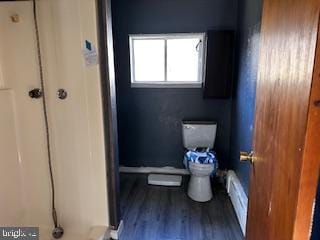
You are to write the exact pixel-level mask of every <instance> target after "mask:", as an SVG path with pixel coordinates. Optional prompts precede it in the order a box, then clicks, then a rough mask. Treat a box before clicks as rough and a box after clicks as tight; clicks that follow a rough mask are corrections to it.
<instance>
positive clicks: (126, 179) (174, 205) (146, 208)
mask: <svg viewBox="0 0 320 240" xmlns="http://www.w3.org/2000/svg"><path fill="white" fill-rule="evenodd" d="M187 182H188V179H187V177H185V178H184V180H183V185H182V187H159V186H150V185H148V184H147V175H142V174H139V175H138V174H121V176H120V185H121V192H120V199H121V211H122V219H123V220H124V230H123V233H122V238H121V239H120V240H209V239H210V240H229V239H230V240H242V239H244V238H243V236H242V232H241V229H240V226H239V224H238V222H237V219H236V216H235V213H234V210H233V207H232V205H231V202H230V200H229V198H228V195H227V193H226V191H225V190H224V188H223V187H222V186H221V185H219V184H214V187H213V191H214V193H213V195H214V197H213V199H212V200H211V201H210V202H207V203H198V202H195V201H193V200H191V199H190V198H189V197H188V196H187V194H186V189H187Z"/></svg>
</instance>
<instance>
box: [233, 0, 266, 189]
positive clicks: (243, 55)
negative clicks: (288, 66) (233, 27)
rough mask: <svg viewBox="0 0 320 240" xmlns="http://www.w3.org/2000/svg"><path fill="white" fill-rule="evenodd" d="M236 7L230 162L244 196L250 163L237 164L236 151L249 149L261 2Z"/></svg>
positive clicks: (247, 0) (244, 2) (245, 1)
mask: <svg viewBox="0 0 320 240" xmlns="http://www.w3.org/2000/svg"><path fill="white" fill-rule="evenodd" d="M238 6H239V7H238V31H237V45H238V46H237V54H236V59H237V64H236V66H237V70H236V79H235V82H234V96H233V103H232V123H231V124H232V125H231V126H232V127H231V157H230V160H231V166H232V168H233V169H234V170H235V171H236V173H237V175H238V177H239V178H240V181H241V183H242V185H243V187H244V188H245V191H246V192H247V193H248V185H249V176H250V164H249V163H240V161H239V152H240V151H251V150H252V134H253V124H254V111H255V94H256V93H255V91H256V81H257V69H258V58H259V35H260V21H261V13H262V0H240V1H239V3H238Z"/></svg>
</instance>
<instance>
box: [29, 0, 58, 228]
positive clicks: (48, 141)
mask: <svg viewBox="0 0 320 240" xmlns="http://www.w3.org/2000/svg"><path fill="white" fill-rule="evenodd" d="M33 19H34V26H35V31H36V40H37V55H38V56H37V57H38V62H39V75H40V82H41V89H42V104H43V115H44V121H45V128H46V139H47V153H48V164H49V172H50V182H51V207H52V220H53V223H54V227H55V228H57V227H58V217H57V211H56V208H55V188H54V178H53V173H52V161H51V147H50V135H49V122H48V113H47V104H46V94H45V91H44V77H43V67H42V59H41V46H40V35H39V26H38V16H37V4H36V0H33Z"/></svg>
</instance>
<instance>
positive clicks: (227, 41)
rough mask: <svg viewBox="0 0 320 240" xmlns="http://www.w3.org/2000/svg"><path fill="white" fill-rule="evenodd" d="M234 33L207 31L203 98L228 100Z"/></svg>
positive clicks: (231, 75) (229, 95)
mask: <svg viewBox="0 0 320 240" xmlns="http://www.w3.org/2000/svg"><path fill="white" fill-rule="evenodd" d="M234 35H235V33H234V31H229V30H225V31H208V32H207V56H206V69H205V80H204V83H203V96H204V98H229V97H231V92H232V79H233V64H234V45H235V39H234V38H235V36H234Z"/></svg>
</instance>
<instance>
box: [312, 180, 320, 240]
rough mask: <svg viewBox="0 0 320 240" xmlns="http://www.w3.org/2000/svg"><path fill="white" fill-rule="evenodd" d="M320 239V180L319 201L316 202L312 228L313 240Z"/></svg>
mask: <svg viewBox="0 0 320 240" xmlns="http://www.w3.org/2000/svg"><path fill="white" fill-rule="evenodd" d="M319 239H320V181H319V183H318V194H317V202H316V208H315V212H314V218H313V229H312V237H311V240H319Z"/></svg>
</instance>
